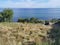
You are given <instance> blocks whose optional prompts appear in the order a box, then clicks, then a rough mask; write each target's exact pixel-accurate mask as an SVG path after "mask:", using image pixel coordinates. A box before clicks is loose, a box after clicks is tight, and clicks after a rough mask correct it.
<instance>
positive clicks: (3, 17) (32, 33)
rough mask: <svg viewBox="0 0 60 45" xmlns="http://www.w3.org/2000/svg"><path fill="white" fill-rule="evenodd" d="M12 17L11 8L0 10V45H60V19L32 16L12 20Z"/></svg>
mask: <svg viewBox="0 0 60 45" xmlns="http://www.w3.org/2000/svg"><path fill="white" fill-rule="evenodd" d="M12 17H13V10H11V9H4V10H3V11H2V12H0V22H2V23H0V45H60V19H52V20H49V21H47V20H39V19H37V18H34V17H31V18H19V19H18V21H17V22H10V21H12ZM9 22H10V23H9ZM50 23H52V25H50ZM3 42H4V43H3Z"/></svg>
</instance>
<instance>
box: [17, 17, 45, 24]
mask: <svg viewBox="0 0 60 45" xmlns="http://www.w3.org/2000/svg"><path fill="white" fill-rule="evenodd" d="M17 22H22V23H24V22H27V23H42V24H43V23H44V21H43V20H39V19H37V18H34V17H31V18H25V19H24V18H19V19H18V21H17Z"/></svg>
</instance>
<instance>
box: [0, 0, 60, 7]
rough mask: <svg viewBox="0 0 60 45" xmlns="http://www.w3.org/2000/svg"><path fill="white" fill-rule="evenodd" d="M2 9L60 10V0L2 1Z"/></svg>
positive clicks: (0, 3) (0, 1)
mask: <svg viewBox="0 0 60 45" xmlns="http://www.w3.org/2000/svg"><path fill="white" fill-rule="evenodd" d="M0 8H60V0H0Z"/></svg>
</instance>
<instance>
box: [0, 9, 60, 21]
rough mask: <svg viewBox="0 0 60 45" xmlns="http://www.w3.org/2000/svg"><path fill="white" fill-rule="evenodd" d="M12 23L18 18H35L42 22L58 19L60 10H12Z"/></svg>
mask: <svg viewBox="0 0 60 45" xmlns="http://www.w3.org/2000/svg"><path fill="white" fill-rule="evenodd" d="M1 10H3V9H0V11H1ZM13 11H14V16H13V21H17V19H18V18H30V17H36V18H39V19H43V20H49V19H52V18H60V9H58V8H13Z"/></svg>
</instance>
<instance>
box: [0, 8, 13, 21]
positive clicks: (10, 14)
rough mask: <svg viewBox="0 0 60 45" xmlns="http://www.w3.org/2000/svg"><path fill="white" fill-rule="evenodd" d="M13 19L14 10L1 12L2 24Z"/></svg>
mask: <svg viewBox="0 0 60 45" xmlns="http://www.w3.org/2000/svg"><path fill="white" fill-rule="evenodd" d="M12 17H13V11H12V9H9V8H8V9H4V10H3V11H2V12H0V22H7V21H8V22H10V21H11V20H12Z"/></svg>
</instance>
